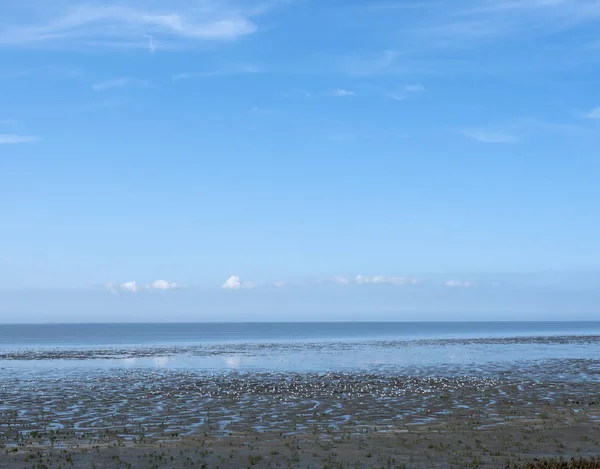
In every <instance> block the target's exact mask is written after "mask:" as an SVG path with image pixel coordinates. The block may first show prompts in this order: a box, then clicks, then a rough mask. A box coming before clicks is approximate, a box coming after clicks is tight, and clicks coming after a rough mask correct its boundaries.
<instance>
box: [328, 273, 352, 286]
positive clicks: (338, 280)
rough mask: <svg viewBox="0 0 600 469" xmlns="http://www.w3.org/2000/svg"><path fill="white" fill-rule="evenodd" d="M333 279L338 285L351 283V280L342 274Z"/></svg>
mask: <svg viewBox="0 0 600 469" xmlns="http://www.w3.org/2000/svg"><path fill="white" fill-rule="evenodd" d="M331 281H332V282H333V283H336V284H338V285H348V284H349V283H350V280H348V279H347V278H346V277H342V276H341V275H336V276H335V277H333V278H332V279H331Z"/></svg>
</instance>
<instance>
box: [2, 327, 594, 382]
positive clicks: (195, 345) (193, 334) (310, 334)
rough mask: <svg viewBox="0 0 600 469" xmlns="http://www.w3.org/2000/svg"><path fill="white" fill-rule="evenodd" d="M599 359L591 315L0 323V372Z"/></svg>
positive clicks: (505, 365) (468, 366)
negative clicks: (572, 318)
mask: <svg viewBox="0 0 600 469" xmlns="http://www.w3.org/2000/svg"><path fill="white" fill-rule="evenodd" d="M599 359H600V321H599V322H468V323H467V322H465V323H461V322H427V323H425V322H422V323H418V322H410V323H382V322H378V323H365V322H361V323H245V324H244V323H221V324H218V323H206V324H55V325H0V375H1V374H2V372H5V373H7V372H10V373H15V372H16V373H20V372H26V371H28V372H38V371H42V370H54V371H56V370H63V371H65V370H67V371H69V372H70V371H73V370H78V371H82V370H83V371H85V370H90V369H113V368H127V369H132V368H134V369H136V368H138V369H139V368H142V369H148V368H166V369H176V370H194V371H201V372H202V371H210V372H214V371H228V370H235V371H252V370H256V371H258V370H260V371H276V372H279V371H297V372H303V371H310V372H312V371H327V370H359V371H392V372H411V373H414V372H419V373H423V374H440V373H442V374H443V373H446V372H452V373H454V374H461V373H480V372H483V371H484V370H488V371H489V370H490V369H493V370H500V371H499V372H502V370H507V369H512V370H514V369H523V370H527V369H532V367H539V366H540V364H543V363H546V364H550V365H548V366H554V365H551V363H556V361H557V360H558V361H562V362H565V361H568V360H579V361H581V360H585V361H586V363H591V364H592V365H593V366H594V367H595V366H596V363H600V361H599ZM586 366H587V365H586ZM567 369H568V367H567ZM594 369H595V368H594ZM36 370H37V371H36ZM575 378H576V377H575Z"/></svg>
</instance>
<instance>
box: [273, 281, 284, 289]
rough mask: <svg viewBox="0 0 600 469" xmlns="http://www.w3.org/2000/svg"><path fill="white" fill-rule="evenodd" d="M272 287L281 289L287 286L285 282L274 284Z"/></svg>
mask: <svg viewBox="0 0 600 469" xmlns="http://www.w3.org/2000/svg"><path fill="white" fill-rule="evenodd" d="M273 285H274V286H276V287H277V288H283V287H285V286H286V285H287V283H285V282H275V283H274V284H273Z"/></svg>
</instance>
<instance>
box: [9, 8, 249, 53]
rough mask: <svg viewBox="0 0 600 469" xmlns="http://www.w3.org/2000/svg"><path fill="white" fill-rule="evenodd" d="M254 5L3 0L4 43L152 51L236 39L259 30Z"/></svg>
mask: <svg viewBox="0 0 600 469" xmlns="http://www.w3.org/2000/svg"><path fill="white" fill-rule="evenodd" d="M253 3H254V2H244V3H241V2H240V4H239V5H243V8H242V7H241V6H235V5H233V4H232V3H230V2H209V1H203V0H199V1H196V2H189V1H188V0H170V1H169V2H148V1H144V0H123V1H121V2H116V1H104V2H99V1H95V2H94V1H91V2H85V1H83V0H63V1H61V2H54V3H53V4H52V8H43V7H40V6H39V5H38V4H37V3H36V2H22V0H3V6H2V13H3V17H2V19H0V45H30V46H31V45H40V44H46V43H52V44H59V45H62V46H67V47H72V46H75V45H80V46H85V47H98V46H101V47H127V46H129V47H139V48H146V49H148V50H150V51H151V52H152V51H153V50H155V49H156V45H155V40H160V41H161V44H162V43H163V42H169V43H177V42H179V43H181V42H182V41H188V42H189V41H214V40H235V39H238V38H240V37H242V36H245V35H248V34H252V33H254V32H255V31H256V29H257V26H256V25H255V24H254V22H253V21H252V20H251V19H250V16H251V15H252V14H253V13H257V12H258V10H257V9H255V10H254V11H252V10H251V9H252V8H253V7H254V6H255V5H253ZM11 5H12V7H11ZM244 9H245V10H244ZM149 38H150V42H148V39H149Z"/></svg>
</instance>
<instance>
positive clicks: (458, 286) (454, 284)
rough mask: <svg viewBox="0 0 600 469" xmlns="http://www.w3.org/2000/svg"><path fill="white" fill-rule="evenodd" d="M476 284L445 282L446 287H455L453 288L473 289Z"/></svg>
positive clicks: (460, 281)
mask: <svg viewBox="0 0 600 469" xmlns="http://www.w3.org/2000/svg"><path fill="white" fill-rule="evenodd" d="M475 285H476V284H475V283H473V282H469V281H467V280H448V281H447V282H446V286H447V287H455V288H470V287H474V286H475Z"/></svg>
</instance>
